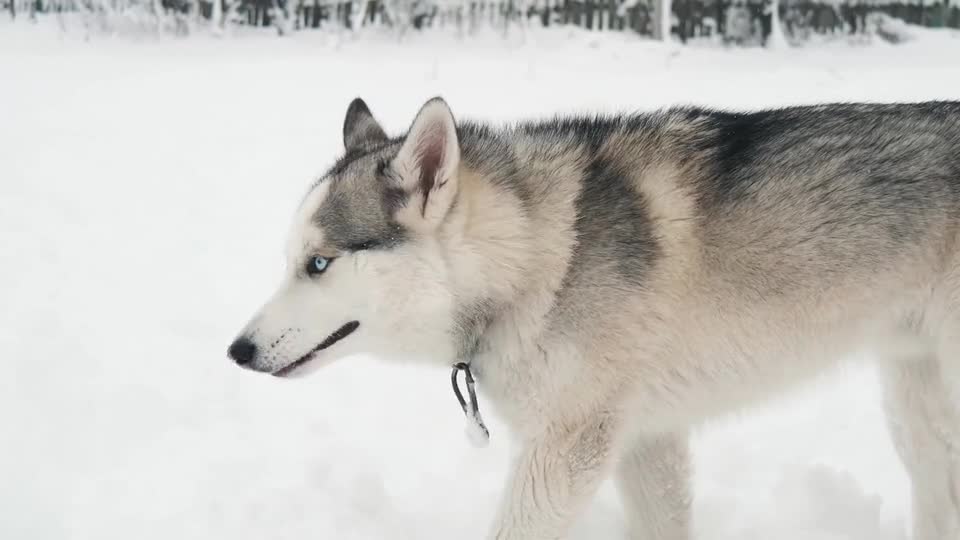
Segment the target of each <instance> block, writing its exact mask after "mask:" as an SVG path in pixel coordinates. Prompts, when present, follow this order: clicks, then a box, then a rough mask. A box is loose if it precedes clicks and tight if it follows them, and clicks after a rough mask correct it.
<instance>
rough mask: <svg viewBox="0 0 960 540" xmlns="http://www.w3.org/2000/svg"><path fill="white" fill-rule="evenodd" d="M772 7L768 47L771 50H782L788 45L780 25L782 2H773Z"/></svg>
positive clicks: (773, 0) (776, 0) (777, 0)
mask: <svg viewBox="0 0 960 540" xmlns="http://www.w3.org/2000/svg"><path fill="white" fill-rule="evenodd" d="M771 3H772V5H771V6H770V7H771V9H772V10H773V12H772V13H771V14H770V38H769V39H768V40H767V47H769V48H771V49H780V48H783V47H785V46H786V45H787V38H786V37H785V36H784V34H783V26H782V25H781V24H780V0H771Z"/></svg>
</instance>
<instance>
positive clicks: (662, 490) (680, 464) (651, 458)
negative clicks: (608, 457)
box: [616, 433, 691, 540]
mask: <svg viewBox="0 0 960 540" xmlns="http://www.w3.org/2000/svg"><path fill="white" fill-rule="evenodd" d="M687 439H688V437H687V434H685V433H684V434H666V435H660V436H657V437H641V438H638V440H637V441H636V442H635V443H634V444H633V445H632V446H630V447H627V448H625V449H624V450H625V451H624V452H623V455H622V456H621V457H620V463H619V464H618V466H617V472H616V477H617V487H618V488H619V490H620V499H621V501H622V502H623V507H624V511H625V512H626V517H627V524H628V527H629V530H630V540H687V539H688V538H690V505H691V497H690V456H689V450H688V442H687Z"/></svg>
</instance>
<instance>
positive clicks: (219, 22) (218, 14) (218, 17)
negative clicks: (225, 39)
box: [210, 0, 223, 36]
mask: <svg viewBox="0 0 960 540" xmlns="http://www.w3.org/2000/svg"><path fill="white" fill-rule="evenodd" d="M212 1H213V5H212V6H211V7H210V28H212V29H213V34H214V35H216V36H219V35H220V34H221V33H222V32H223V4H222V3H221V2H222V0H212Z"/></svg>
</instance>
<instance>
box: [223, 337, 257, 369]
mask: <svg viewBox="0 0 960 540" xmlns="http://www.w3.org/2000/svg"><path fill="white" fill-rule="evenodd" d="M227 355H229V356H230V358H233V359H234V361H236V362H237V364H240V365H241V366H242V365H244V364H249V363H250V361H251V360H253V357H254V356H256V355H257V346H256V345H254V344H253V342H252V341H250V340H249V339H247V338H245V337H238V338H237V340H236V341H234V342H233V343H232V344H230V348H229V349H227Z"/></svg>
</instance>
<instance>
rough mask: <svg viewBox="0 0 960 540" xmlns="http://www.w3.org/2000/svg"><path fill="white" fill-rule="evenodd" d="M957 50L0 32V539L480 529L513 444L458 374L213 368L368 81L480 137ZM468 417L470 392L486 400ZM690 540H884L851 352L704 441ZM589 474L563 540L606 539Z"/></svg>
mask: <svg viewBox="0 0 960 540" xmlns="http://www.w3.org/2000/svg"><path fill="white" fill-rule="evenodd" d="M958 48H960V40H958V39H957V38H956V34H955V33H950V32H946V31H943V32H934V31H917V32H916V33H915V39H913V40H911V41H910V42H909V43H906V44H904V45H901V46H898V47H894V46H890V45H887V44H883V43H879V42H877V43H874V44H872V45H869V46H852V45H849V44H846V43H842V42H841V43H834V44H826V45H822V46H817V47H809V48H804V49H781V50H777V51H766V50H761V49H752V50H728V49H707V48H691V49H684V48H681V47H679V46H677V45H676V44H663V43H654V42H649V41H640V40H634V39H631V38H629V37H628V36H617V35H606V36H601V35H596V34H589V33H584V32H571V31H566V30H558V31H555V32H533V33H527V34H525V35H523V36H520V35H517V34H514V35H513V36H512V37H511V38H509V39H508V40H506V41H499V40H495V39H493V38H492V37H490V36H479V37H477V38H475V39H472V40H467V41H463V42H460V41H457V40H456V39H454V38H452V37H451V38H447V37H443V36H437V35H432V36H428V37H419V36H412V37H410V38H408V40H407V41H405V42H404V43H403V44H399V43H397V42H396V40H394V39H391V38H388V37H386V36H380V35H368V36H364V37H363V38H362V39H353V38H351V37H350V36H347V35H345V34H297V35H295V36H292V37H289V38H285V39H278V38H276V37H275V36H273V35H272V34H266V33H250V35H244V36H234V37H226V38H223V39H213V38H207V37H202V36H201V37H194V38H190V39H182V40H154V39H143V40H139V41H136V42H131V41H128V40H124V39H118V38H93V39H90V40H86V39H85V38H84V36H82V35H78V34H71V35H68V36H66V37H64V36H60V35H58V34H57V32H56V31H55V25H48V24H40V25H39V26H33V25H29V24H22V23H18V24H10V23H7V22H3V23H0V74H2V75H0V78H2V80H3V84H0V149H2V150H0V190H2V191H0V246H2V248H3V249H2V250H0V276H2V279H0V299H2V300H0V302H2V304H0V305H2V306H3V308H2V309H0V351H3V357H4V358H3V362H4V365H5V366H6V368H7V370H6V375H5V376H3V377H0V448H2V449H3V450H2V451H0V478H2V479H3V481H2V482H0V538H9V539H29V540H34V539H37V540H39V539H98V540H109V539H129V538H138V539H141V540H152V539H170V538H178V539H217V538H230V539H231V540H242V539H262V538H271V539H303V538H337V539H341V540H351V539H364V540H369V539H382V538H390V539H420V540H432V539H449V538H482V537H483V535H484V533H485V532H486V530H487V526H488V524H489V522H490V520H491V519H492V517H493V515H494V512H495V503H496V501H497V498H498V494H499V491H500V487H501V483H502V482H503V481H504V479H505V476H506V473H507V464H508V459H509V455H510V452H511V445H510V440H509V437H508V435H507V432H506V429H505V428H504V426H503V425H502V424H501V423H500V422H499V421H498V419H497V418H495V417H489V418H487V422H488V426H489V427H490V432H491V441H490V446H489V447H487V448H485V449H474V448H472V447H470V445H469V443H468V442H467V441H466V440H465V438H464V434H463V421H464V419H463V413H462V411H461V410H460V407H459V405H458V404H457V402H456V400H455V399H454V396H453V395H452V392H451V389H450V385H449V372H448V371H447V370H436V371H434V370H428V369H424V368H411V367H407V366H397V365H393V364H390V363H389V362H386V361H382V360H378V359H371V358H360V357H358V358H352V359H348V360H345V361H343V362H340V363H338V364H336V365H334V366H331V367H330V368H328V369H326V370H325V371H322V372H321V373H319V374H316V375H315V376H313V377H310V378H306V379H302V380H296V381H280V380H276V379H273V378H269V377H263V376H256V375H254V374H251V373H248V372H245V371H243V370H240V369H237V368H236V367H235V366H233V365H231V364H230V362H228V361H227V359H226V357H225V350H226V347H227V345H228V344H229V342H230V340H231V339H232V338H233V337H234V334H235V332H237V331H238V329H239V328H241V326H242V325H243V324H244V323H245V322H246V320H247V317H248V316H250V315H251V314H252V313H253V311H254V309H255V308H256V307H258V305H259V303H260V302H261V301H263V300H264V299H265V298H266V296H267V294H269V293H270V292H271V291H272V289H273V287H274V286H275V285H276V283H277V281H278V279H279V276H280V272H281V268H282V264H283V258H282V250H283V235H284V233H285V232H286V227H287V224H288V223H289V218H290V214H291V212H292V210H293V209H294V207H295V206H296V204H297V203H298V201H299V199H300V196H301V195H302V193H303V191H304V190H305V188H306V187H307V186H308V184H309V183H310V181H311V179H312V178H313V177H314V175H315V174H317V173H318V172H320V171H321V170H323V169H324V168H325V167H326V166H327V165H329V164H330V163H331V162H332V160H333V159H334V157H335V155H336V154H337V153H338V152H339V151H340V140H339V137H340V125H341V124H340V123H341V121H342V115H343V113H344V111H345V109H346V105H347V103H348V102H349V100H350V99H351V98H353V97H355V96H357V95H362V96H363V97H364V98H365V99H366V100H367V102H368V103H369V104H370V106H371V108H372V109H373V111H374V113H375V114H376V115H377V116H378V117H379V118H380V119H381V120H382V121H383V122H384V124H385V125H386V126H388V127H389V128H390V130H392V131H399V130H402V129H404V128H405V127H406V125H407V123H408V122H409V121H410V119H411V118H412V117H413V114H414V113H415V111H416V110H417V108H418V107H419V106H420V105H421V103H422V102H423V101H424V100H425V99H427V98H429V97H431V96H433V95H437V94H441V95H443V96H445V97H446V98H447V99H448V101H449V102H450V103H451V105H452V107H453V110H454V111H455V112H456V113H457V114H458V115H460V116H470V117H482V118H487V119H490V120H494V121H504V120H510V119H516V118H520V117H523V116H533V115H545V114H553V113H557V112H575V111H586V110H602V111H614V110H631V109H652V108H655V107H659V106H662V105H667V104H674V103H699V104H704V105H714V106H722V107H727V108H751V109H752V108H757V107H761V106H772V105H781V104H788V103H810V102H820V101H831V100H870V101H889V100H918V99H928V98H954V99H956V98H960V63H957V62H956V58H957V51H958ZM480 407H481V409H484V410H485V411H486V410H490V409H489V407H487V408H484V396H483V394H482V384H481V395H480ZM695 452H696V471H697V473H696V474H697V476H696V479H695V486H696V492H697V498H696V502H695V512H696V531H697V538H699V539H704V540H707V539H710V540H714V539H717V540H726V539H729V540H734V539H736V540H744V539H746V540H750V539H757V540H766V539H770V538H776V539H778V540H840V539H844V540H847V539H854V540H861V539H862V540H898V539H904V538H906V533H905V531H906V530H907V529H908V527H909V519H910V518H909V514H910V509H909V497H908V482H907V480H906V477H905V475H904V473H903V472H902V469H901V467H900V465H899V464H898V461H897V459H896V456H895V454H894V452H893V450H892V446H891V444H890V441H889V437H888V434H887V432H886V427H885V424H884V421H883V418H882V415H881V413H880V393H879V390H878V384H877V380H876V377H875V374H874V373H873V372H872V371H871V369H870V368H869V367H865V366H864V365H862V364H861V363H859V362H854V363H851V364H850V365H849V366H848V367H846V368H844V369H841V370H839V371H838V372H837V373H833V374H830V375H829V376H825V377H824V378H823V379H822V380H818V381H817V382H816V383H815V384H812V385H808V386H806V387H804V388H801V389H797V390H796V391H795V392H793V393H791V394H790V395H789V396H785V397H784V398H783V399H782V400H780V401H778V402H776V403H773V404H766V405H763V406H758V407H757V408H756V409H753V410H750V411H744V412H743V413H741V414H738V415H736V416H735V417H730V418H724V419H719V420H718V421H716V422H712V423H711V424H709V425H707V426H705V427H703V428H702V429H698V430H697V433H696V438H695ZM623 530H624V521H623V518H622V516H621V513H620V508H619V505H618V502H617V500H616V498H615V493H614V491H613V489H612V487H611V486H610V485H609V484H608V485H605V486H604V488H603V490H602V492H601V493H600V495H599V496H598V497H597V499H596V501H595V502H594V504H593V505H592V506H591V507H590V509H589V511H588V512H587V513H586V515H585V516H584V517H583V519H581V520H580V522H579V523H578V524H577V527H576V530H575V532H574V538H579V539H588V538H617V537H618V536H619V535H622V533H623Z"/></svg>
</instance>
